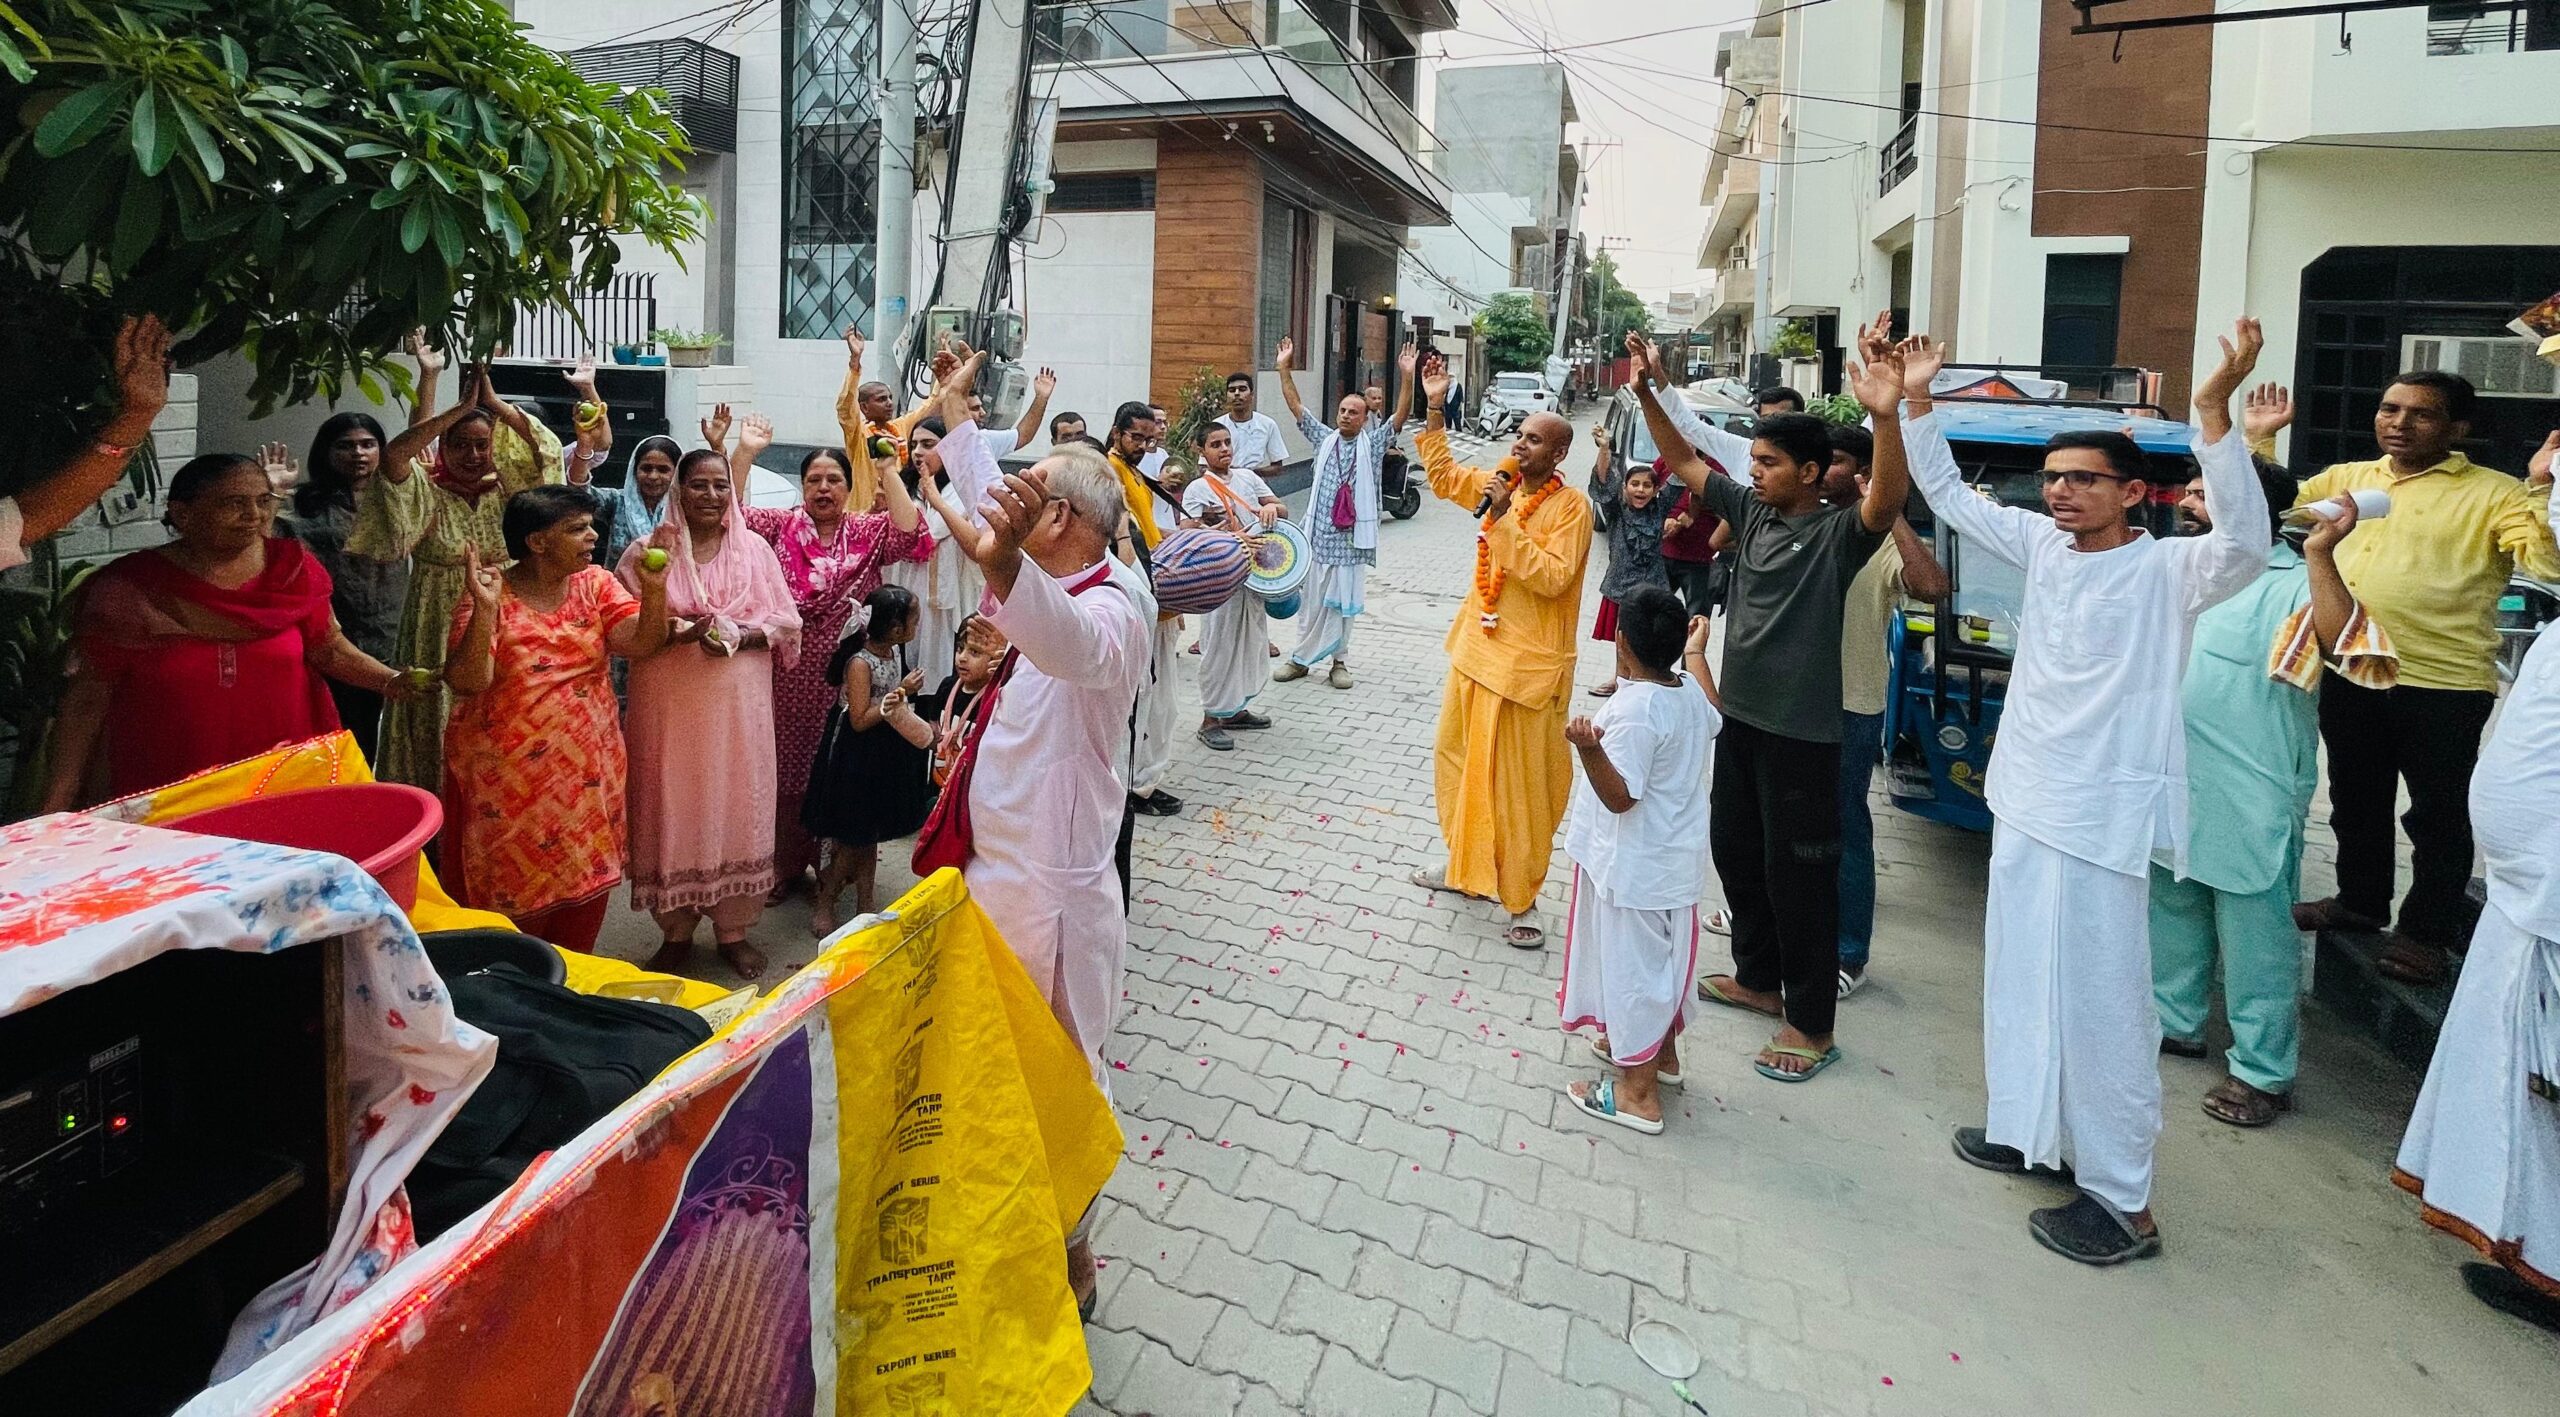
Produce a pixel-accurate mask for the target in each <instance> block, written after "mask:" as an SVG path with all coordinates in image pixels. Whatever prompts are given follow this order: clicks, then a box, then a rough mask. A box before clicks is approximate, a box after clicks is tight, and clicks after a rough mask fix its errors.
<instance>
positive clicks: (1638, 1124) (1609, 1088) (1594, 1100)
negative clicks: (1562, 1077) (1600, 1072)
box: [1564, 1078, 1662, 1137]
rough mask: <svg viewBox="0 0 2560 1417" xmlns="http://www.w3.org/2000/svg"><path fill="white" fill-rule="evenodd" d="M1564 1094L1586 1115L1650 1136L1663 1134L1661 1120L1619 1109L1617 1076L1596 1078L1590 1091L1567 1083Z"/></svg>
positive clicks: (1566, 1098) (1567, 1099)
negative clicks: (1575, 1087) (1579, 1089)
mask: <svg viewBox="0 0 2560 1417" xmlns="http://www.w3.org/2000/svg"><path fill="white" fill-rule="evenodd" d="M1564 1095H1565V1100H1566V1101H1568V1102H1571V1103H1572V1104H1573V1105H1574V1108H1575V1110H1577V1111H1579V1112H1581V1113H1582V1114H1583V1115H1584V1116H1586V1117H1597V1118H1598V1119H1600V1120H1601V1121H1603V1122H1615V1123H1617V1124H1618V1125H1619V1126H1622V1127H1625V1128H1626V1129H1628V1130H1629V1131H1636V1132H1642V1133H1644V1134H1645V1135H1646V1136H1649V1137H1657V1136H1660V1135H1662V1123H1661V1122H1660V1121H1659V1120H1656V1119H1652V1118H1646V1117H1639V1116H1637V1115H1636V1114H1634V1113H1633V1112H1621V1111H1619V1110H1618V1080H1617V1079H1615V1078H1594V1079H1593V1080H1592V1081H1591V1084H1590V1090H1589V1091H1588V1092H1576V1091H1574V1090H1573V1084H1572V1083H1566V1084H1565V1085H1564Z"/></svg>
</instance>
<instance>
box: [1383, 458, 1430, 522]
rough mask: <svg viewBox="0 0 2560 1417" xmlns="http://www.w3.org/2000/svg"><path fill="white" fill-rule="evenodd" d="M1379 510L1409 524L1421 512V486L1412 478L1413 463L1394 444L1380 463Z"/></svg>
mask: <svg viewBox="0 0 2560 1417" xmlns="http://www.w3.org/2000/svg"><path fill="white" fill-rule="evenodd" d="M1378 507H1379V509H1380V510H1381V511H1384V512H1385V513H1386V514H1387V515H1388V516H1391V517H1393V518H1395V519H1396V520H1397V521H1408V520H1410V519H1411V518H1412V516H1413V514H1414V513H1416V512H1418V511H1421V510H1422V484H1421V483H1419V482H1416V481H1415V480H1414V478H1413V460H1412V459H1411V458H1410V457H1408V456H1406V454H1405V451H1404V449H1402V448H1399V447H1396V446H1395V445H1393V444H1389V445H1388V446H1387V455H1386V456H1385V457H1384V458H1382V459H1380V460H1379V463H1378Z"/></svg>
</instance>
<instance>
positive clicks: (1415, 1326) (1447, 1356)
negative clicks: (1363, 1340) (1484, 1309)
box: [1379, 1298, 1502, 1413]
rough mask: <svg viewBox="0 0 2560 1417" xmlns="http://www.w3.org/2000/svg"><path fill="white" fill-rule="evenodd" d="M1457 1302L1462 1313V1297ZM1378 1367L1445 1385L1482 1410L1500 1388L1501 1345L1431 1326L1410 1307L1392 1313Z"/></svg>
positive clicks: (1490, 1408) (1489, 1407)
mask: <svg viewBox="0 0 2560 1417" xmlns="http://www.w3.org/2000/svg"><path fill="white" fill-rule="evenodd" d="M1458 1306H1459V1309H1460V1311H1461V1312H1464V1310H1465V1308H1466V1300H1465V1299H1463V1298H1461V1299H1460V1300H1459V1301H1458ZM1379 1365H1380V1366H1381V1367H1383V1368H1385V1369H1386V1370H1387V1371H1388V1372H1389V1373H1391V1374H1393V1375H1394V1376H1396V1377H1400V1378H1420V1379H1422V1380H1424V1381H1426V1382H1428V1383H1431V1384H1432V1385H1433V1386H1435V1387H1442V1388H1446V1389H1448V1390H1449V1391H1451V1392H1454V1393H1456V1394H1458V1395H1459V1396H1460V1397H1463V1398H1465V1399H1466V1400H1467V1406H1468V1407H1469V1408H1471V1409H1473V1410H1475V1411H1477V1412H1482V1413H1490V1412H1492V1411H1493V1402H1494V1395H1495V1394H1496V1393H1498V1392H1500V1391H1501V1389H1502V1350H1501V1349H1500V1348H1497V1347H1495V1346H1494V1345H1492V1344H1490V1343H1483V1342H1479V1341H1476V1340H1473V1339H1466V1338H1460V1337H1458V1336H1457V1335H1456V1334H1453V1333H1449V1332H1447V1331H1445V1330H1442V1329H1437V1328H1434V1327H1432V1326H1431V1322H1430V1321H1429V1320H1428V1319H1425V1318H1424V1317H1422V1315H1420V1314H1417V1313H1415V1312H1413V1311H1412V1310H1410V1309H1407V1310H1405V1311H1404V1312H1402V1313H1399V1314H1397V1315H1396V1324H1395V1330H1394V1332H1392V1333H1390V1334H1388V1335H1387V1352H1386V1356H1385V1357H1384V1358H1382V1359H1380V1360H1379Z"/></svg>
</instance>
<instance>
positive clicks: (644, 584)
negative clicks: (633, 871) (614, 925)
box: [442, 487, 675, 950]
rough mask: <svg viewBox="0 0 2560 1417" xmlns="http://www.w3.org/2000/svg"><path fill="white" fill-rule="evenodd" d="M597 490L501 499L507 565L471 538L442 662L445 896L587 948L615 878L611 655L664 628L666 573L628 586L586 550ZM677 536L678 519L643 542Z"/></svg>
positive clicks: (617, 831) (618, 860) (663, 634)
mask: <svg viewBox="0 0 2560 1417" xmlns="http://www.w3.org/2000/svg"><path fill="white" fill-rule="evenodd" d="M595 513H596V504H595V499H594V498H593V497H591V496H589V495H588V494H587V492H586V491H585V489H583V488H577V487H535V488H529V489H527V490H525V491H522V492H519V493H517V494H515V495H514V496H513V497H510V498H508V499H507V506H506V513H505V518H504V531H505V536H506V543H507V554H508V555H509V556H512V557H514V558H515V564H514V565H513V566H510V567H508V568H507V569H506V570H505V571H500V570H498V569H496V568H495V567H490V566H483V565H481V564H480V561H479V556H478V553H477V552H476V551H469V552H466V553H465V562H466V565H465V570H466V572H467V574H466V577H465V581H466V584H467V586H468V594H467V595H466V596H465V598H464V600H463V603H462V605H461V606H460V608H459V609H458V610H457V612H456V616H455V619H454V625H453V639H452V642H451V644H450V645H449V646H448V647H447V654H446V659H445V678H446V680H447V682H449V683H450V684H451V685H452V686H453V691H454V694H455V698H454V703H453V718H452V720H451V721H450V722H449V723H447V724H446V726H445V739H444V745H445V746H444V800H445V809H444V811H445V830H444V844H443V848H442V875H443V877H444V881H445V885H446V887H447V888H448V889H450V890H451V891H452V892H453V896H454V899H456V900H457V901H461V902H463V903H465V904H467V905H471V906H474V907H477V908H479V909H482V910H495V911H498V912H499V913H501V914H504V915H508V916H512V917H514V919H515V922H516V927H517V928H518V929H520V930H523V931H524V932H525V933H526V934H528V935H533V936H536V937H538V938H541V939H545V940H549V941H550V942H551V943H553V944H555V945H560V946H564V947H566V948H568V949H573V950H592V949H594V948H595V943H596V932H597V931H598V930H599V929H601V928H602V927H603V924H604V913H605V906H606V903H607V901H608V899H609V898H610V896H611V895H612V892H613V888H614V886H615V885H616V884H618V883H619V882H620V881H621V880H622V867H623V861H624V858H625V855H626V849H625V837H624V826H623V812H622V802H623V779H624V776H625V773H624V758H623V748H622V718H621V715H620V713H619V712H618V711H617V710H616V709H615V707H614V700H613V682H612V680H611V679H610V678H608V677H607V674H606V668H607V665H608V664H609V663H610V656H611V655H617V654H618V655H621V656H623V657H624V658H627V659H640V658H644V657H646V656H648V655H650V654H652V653H654V652H655V651H656V650H657V649H658V647H659V646H660V645H663V644H664V643H666V638H667V573H666V568H665V565H664V563H663V560H662V561H661V564H660V565H659V567H658V568H657V569H654V570H652V569H649V568H648V567H647V565H646V564H645V561H644V563H643V564H642V566H641V569H640V573H639V580H640V594H639V596H637V597H634V596H633V595H632V594H631V592H630V591H629V590H627V589H625V588H624V586H623V584H622V582H620V581H618V580H616V579H614V576H613V573H612V572H610V571H608V570H605V569H604V568H603V567H601V566H598V565H596V564H595V562H594V560H593V557H594V555H595V546H596V535H597V533H596V526H595ZM648 544H649V545H651V546H656V547H659V548H661V549H672V548H673V547H674V545H675V541H674V528H673V526H672V525H669V526H663V527H660V528H659V530H658V532H657V534H656V535H655V536H653V537H652V538H651V539H650V541H649V543H648Z"/></svg>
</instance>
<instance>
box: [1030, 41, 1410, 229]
mask: <svg viewBox="0 0 2560 1417" xmlns="http://www.w3.org/2000/svg"><path fill="white" fill-rule="evenodd" d="M1421 8H1423V9H1424V10H1429V9H1431V7H1430V6H1428V5H1425V6H1423V7H1421ZM1032 30H1033V50H1032V60H1033V62H1034V63H1035V64H1037V65H1040V66H1041V67H1042V68H1044V69H1048V70H1052V71H1054V74H1055V80H1056V86H1055V93H1056V95H1057V98H1058V103H1059V121H1060V122H1061V123H1062V124H1065V125H1070V126H1074V127H1079V128H1087V127H1101V126H1102V125H1106V124H1116V125H1119V126H1122V127H1135V126H1136V125H1137V124H1138V123H1139V122H1141V121H1143V122H1145V123H1149V124H1167V123H1170V124H1177V125H1179V126H1181V127H1182V128H1183V129H1184V130H1186V131H1190V132H1193V133H1194V134H1196V135H1203V136H1205V135H1210V134H1214V135H1216V137H1217V138H1218V139H1222V140H1223V139H1232V140H1234V141H1238V142H1249V143H1255V144H1258V145H1260V146H1261V148H1262V150H1263V152H1264V153H1265V155H1267V156H1269V157H1270V158H1272V159H1273V160H1274V161H1275V162H1280V163H1282V164H1284V165H1285V166H1287V167H1289V168H1290V169H1292V170H1293V171H1302V172H1303V173H1304V174H1305V176H1306V178H1307V180H1308V181H1309V183H1310V184H1311V185H1315V186H1318V187H1321V188H1342V187H1348V188H1350V189H1352V192H1353V195H1354V196H1355V198H1356V200H1357V201H1358V203H1359V204H1360V205H1362V206H1363V207H1364V208H1365V209H1366V210H1368V211H1370V212H1372V213H1374V214H1375V215H1376V216H1378V217H1379V218H1380V219H1381V220H1384V221H1387V222H1389V223H1393V224H1400V225H1411V226H1434V225H1439V224H1442V223H1445V222H1447V221H1448V220H1449V212H1448V205H1449V188H1448V184H1447V183H1446V182H1444V181H1442V180H1441V178H1440V177H1439V175H1438V174H1437V173H1435V172H1434V171H1432V169H1431V168H1430V166H1429V165H1428V164H1427V163H1425V162H1423V161H1422V160H1421V159H1420V158H1419V157H1418V156H1417V153H1418V150H1419V148H1420V146H1421V141H1420V140H1421V136H1422V123H1421V120H1420V119H1419V118H1417V117H1416V116H1415V115H1414V111H1413V108H1412V106H1411V105H1410V104H1409V103H1408V102H1407V101H1406V100H1405V99H1404V97H1402V96H1401V95H1399V94H1398V93H1397V92H1396V90H1395V89H1394V88H1392V87H1390V86H1389V84H1388V82H1387V81H1386V80H1384V79H1382V78H1380V77H1379V72H1380V71H1381V70H1382V69H1384V70H1386V71H1388V72H1393V71H1394V67H1395V66H1393V65H1385V66H1381V65H1377V64H1374V63H1369V62H1355V56H1354V55H1352V54H1351V53H1350V52H1349V50H1347V49H1346V48H1345V47H1344V46H1343V44H1342V42H1341V40H1340V39H1338V38H1337V37H1336V36H1335V34H1334V32H1333V31H1332V30H1331V29H1329V28H1327V27H1326V25H1325V24H1324V22H1323V21H1322V20H1321V19H1320V18H1318V16H1317V14H1316V12H1315V11H1314V10H1313V9H1312V8H1310V7H1309V6H1308V4H1307V3H1306V2H1305V0H1264V2H1263V3H1257V4H1251V5H1246V4H1238V3H1236V0H1227V2H1226V3H1224V4H1221V3H1218V0H1173V3H1171V4H1170V5H1168V4H1167V3H1166V0H1099V3H1094V0H1043V3H1041V4H1040V6H1039V8H1038V9H1037V10H1035V11H1034V13H1033V17H1032ZM1272 115H1277V118H1273V117H1272ZM1282 120H1285V122H1284V121H1282ZM1105 131H1107V129H1106V130H1105ZM1345 159H1348V160H1349V161H1350V164H1351V166H1350V167H1345V166H1344V162H1345Z"/></svg>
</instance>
